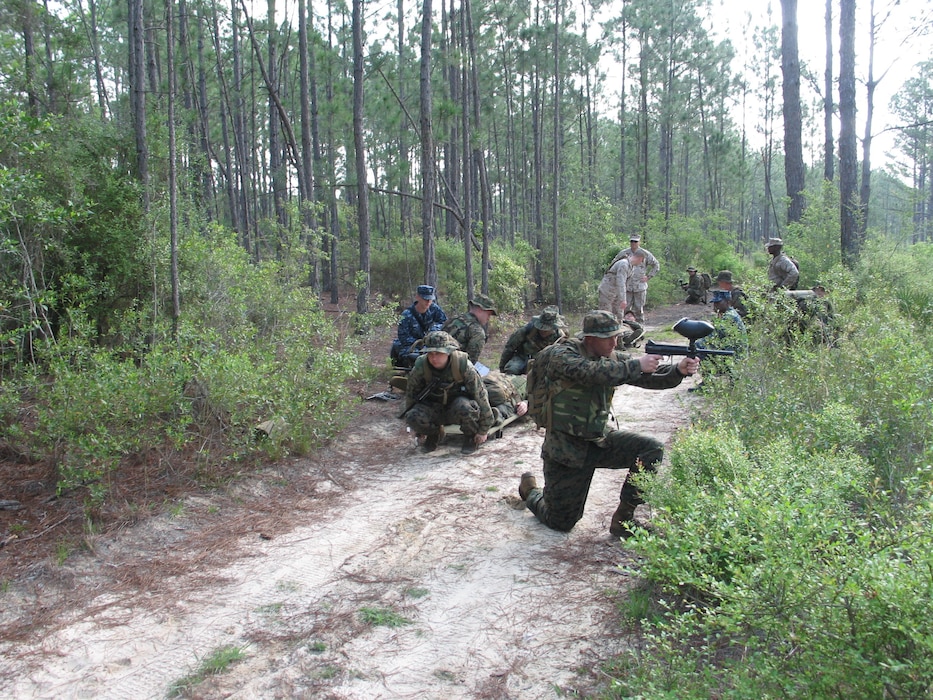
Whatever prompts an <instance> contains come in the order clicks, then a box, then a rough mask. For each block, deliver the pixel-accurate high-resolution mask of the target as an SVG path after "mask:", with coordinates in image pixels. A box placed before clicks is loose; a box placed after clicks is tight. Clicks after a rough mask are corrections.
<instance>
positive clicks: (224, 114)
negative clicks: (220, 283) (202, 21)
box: [205, 2, 245, 244]
mask: <svg viewBox="0 0 933 700" xmlns="http://www.w3.org/2000/svg"><path fill="white" fill-rule="evenodd" d="M211 36H212V41H213V45H214V57H215V71H216V73H217V83H218V85H219V86H220V129H221V132H220V133H221V138H222V140H223V149H224V153H223V155H224V157H223V168H224V174H225V182H224V186H225V189H226V193H227V207H228V208H229V210H230V226H231V228H232V229H233V230H234V231H236V232H237V233H239V234H240V242H241V244H242V242H243V239H244V236H245V229H244V226H243V220H242V217H241V214H242V210H241V201H240V199H239V198H238V196H237V193H238V192H239V188H238V187H237V179H238V177H239V173H240V169H239V167H238V165H237V163H236V161H235V155H234V152H235V150H236V149H235V148H234V146H233V145H232V143H231V138H230V128H229V126H228V123H227V122H228V114H229V115H234V114H235V113H236V108H235V106H234V101H235V100H236V95H233V96H232V98H231V95H230V90H229V88H228V86H227V78H226V74H225V71H224V68H223V64H222V63H221V56H222V53H221V49H220V27H219V22H218V19H217V3H216V2H212V3H211ZM205 118H206V110H205ZM233 137H234V139H235V138H236V124H235V123H234V133H233Z"/></svg>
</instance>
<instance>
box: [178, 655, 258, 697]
mask: <svg viewBox="0 0 933 700" xmlns="http://www.w3.org/2000/svg"><path fill="white" fill-rule="evenodd" d="M243 658H245V654H244V652H243V649H241V648H240V647H236V646H224V647H219V648H217V649H215V650H214V651H213V652H211V654H210V656H208V657H206V658H205V659H204V660H203V661H202V662H201V664H200V665H199V666H198V668H197V670H196V671H194V672H193V673H191V674H189V675H187V676H185V677H184V678H180V679H178V680H177V681H175V682H174V683H172V684H171V686H170V687H169V689H168V697H170V698H179V697H194V695H193V693H194V690H195V687H196V686H197V685H198V684H199V683H201V682H202V681H203V680H204V679H205V678H207V677H208V676H213V675H217V674H218V673H223V672H224V671H226V670H227V669H228V668H230V666H231V665H232V664H234V663H236V662H237V661H241V660H242V659H243Z"/></svg>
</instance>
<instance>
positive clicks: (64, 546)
mask: <svg viewBox="0 0 933 700" xmlns="http://www.w3.org/2000/svg"><path fill="white" fill-rule="evenodd" d="M69 554H71V547H69V546H68V543H67V542H59V543H58V545H57V546H56V547H55V563H56V564H58V565H59V566H61V565H62V564H64V563H65V560H66V559H67V558H68V555H69Z"/></svg>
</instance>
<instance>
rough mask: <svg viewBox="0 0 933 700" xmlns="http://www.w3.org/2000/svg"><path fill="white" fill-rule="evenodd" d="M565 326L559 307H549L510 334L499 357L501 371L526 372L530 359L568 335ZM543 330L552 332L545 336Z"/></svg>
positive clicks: (508, 372)
mask: <svg viewBox="0 0 933 700" xmlns="http://www.w3.org/2000/svg"><path fill="white" fill-rule="evenodd" d="M565 328H566V324H565V323H564V321H563V319H562V318H561V317H560V314H559V313H558V311H557V307H556V306H549V307H547V308H546V309H545V310H544V311H543V312H542V313H541V315H540V316H535V317H534V318H532V319H531V321H529V322H528V323H527V324H525V325H524V326H522V327H521V328H519V329H518V330H517V331H515V332H514V333H512V335H510V336H509V339H508V340H507V341H506V343H505V347H504V348H503V349H502V356H501V357H500V358H499V371H501V372H505V373H506V374H524V373H525V370H526V369H527V368H528V360H530V359H532V358H533V357H535V356H536V355H537V354H538V353H539V352H540V351H541V350H543V349H544V348H546V347H547V346H548V345H551V344H552V343H554V342H556V341H558V340H560V339H561V338H565V337H566V336H567V331H566V330H564V329H565ZM542 330H549V331H551V334H550V335H548V336H544V335H542V334H541V331H542Z"/></svg>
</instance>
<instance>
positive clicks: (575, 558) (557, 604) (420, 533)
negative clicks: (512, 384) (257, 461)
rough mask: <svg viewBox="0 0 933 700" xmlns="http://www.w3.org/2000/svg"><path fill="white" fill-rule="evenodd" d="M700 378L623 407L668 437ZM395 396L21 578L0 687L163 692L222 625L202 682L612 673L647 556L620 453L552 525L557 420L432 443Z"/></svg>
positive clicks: (452, 687)
mask: <svg viewBox="0 0 933 700" xmlns="http://www.w3.org/2000/svg"><path fill="white" fill-rule="evenodd" d="M693 383H694V380H687V381H685V382H684V384H682V385H681V386H680V387H678V388H677V389H672V390H667V391H646V390H641V389H636V388H633V387H622V388H620V389H619V390H618V391H617V392H616V397H615V407H616V412H617V415H618V417H619V422H620V425H621V427H622V428H624V429H632V430H637V431H640V432H646V433H649V434H652V435H655V436H657V437H658V438H659V439H662V440H665V441H667V440H668V439H669V438H670V436H671V435H672V433H673V431H674V430H675V429H676V428H677V427H679V426H681V425H683V424H685V422H686V420H687V414H688V411H689V405H690V404H691V403H693V402H694V401H695V400H696V399H695V397H693V396H691V395H689V394H688V393H687V388H688V387H689V386H691V385H692V384H693ZM396 411H397V407H396V406H395V405H390V404H386V405H385V407H384V411H382V412H380V413H379V414H378V415H377V416H376V417H375V418H374V419H373V420H372V421H371V422H369V423H368V424H366V425H361V426H356V427H355V428H354V429H353V430H352V431H347V433H346V435H345V437H343V438H341V441H340V442H339V444H336V445H334V446H333V447H332V448H331V449H330V450H328V451H327V453H326V454H323V455H321V456H319V458H317V459H315V460H314V461H313V462H312V461H308V462H296V463H293V464H292V465H291V470H292V471H291V472H289V473H295V472H296V471H297V472H298V473H301V474H302V475H303V477H302V480H301V481H300V484H298V483H296V485H294V486H290V485H289V484H284V485H279V486H276V487H274V488H270V487H269V486H268V484H267V483H266V482H263V484H264V485H263V486H262V487H260V485H259V484H258V483H257V484H254V485H253V487H252V489H251V490H250V489H247V487H246V486H241V487H238V488H240V489H242V492H241V493H239V494H237V497H236V498H232V499H231V498H229V497H228V498H227V500H224V501H223V502H222V503H221V504H220V505H219V506H217V504H214V505H213V507H216V508H217V512H214V513H210V508H211V507H212V505H211V504H203V503H196V502H192V503H190V504H189V506H190V507H189V508H188V510H189V511H190V512H191V513H192V514H191V515H180V516H176V517H174V518H172V517H169V516H163V517H159V518H155V519H152V520H149V521H146V522H143V523H141V524H139V525H137V526H135V527H133V528H128V529H127V530H125V531H123V532H120V533H117V534H115V535H113V536H111V537H108V538H106V539H101V540H97V541H96V542H95V547H94V552H93V553H87V554H84V555H82V556H74V557H71V558H69V559H68V560H67V561H66V562H64V564H63V565H60V566H59V565H56V564H53V563H48V564H47V565H44V566H42V567H37V568H36V569H35V570H34V571H33V577H32V579H30V580H23V581H16V582H12V583H11V585H10V586H9V590H7V591H6V592H5V593H4V594H3V598H2V600H3V603H4V604H3V608H4V611H3V612H0V624H2V625H3V626H4V627H8V628H15V629H17V630H18V631H19V632H20V637H19V638H18V639H17V641H15V642H14V641H8V640H7V638H6V637H3V638H0V695H2V696H5V697H21V698H26V697H40V698H90V697H93V698H157V697H165V696H166V693H167V692H168V691H169V690H170V688H171V687H172V684H173V683H175V682H177V681H179V680H180V679H182V678H184V677H185V676H187V675H189V674H192V673H193V672H194V671H195V670H196V669H197V668H198V666H199V664H200V663H201V661H202V660H203V659H205V658H207V657H209V656H210V655H211V653H212V652H213V651H215V650H216V649H218V648H221V647H226V646H233V647H237V648H240V649H242V650H243V653H244V657H245V658H244V659H243V660H241V661H239V662H237V663H235V664H233V665H231V666H230V667H229V668H228V669H227V670H226V672H224V673H222V674H218V675H216V676H210V677H208V678H207V679H205V680H204V681H202V682H200V683H199V684H198V685H197V686H196V687H194V689H193V691H192V695H193V696H195V697H199V698H225V697H234V698H259V697H262V698H268V697H282V698H286V697H287V698H291V697H308V698H310V697H314V698H360V699H363V698H515V699H528V700H532V699H538V698H548V697H558V696H559V695H560V694H564V695H566V694H567V693H570V692H573V691H577V692H584V691H585V690H586V689H587V688H592V687H594V686H595V684H596V683H598V681H599V679H600V677H599V672H598V669H599V665H600V663H601V662H603V661H605V660H607V659H609V658H610V657H612V656H613V655H615V654H617V653H618V652H620V651H621V650H623V649H624V648H625V647H626V645H627V644H629V643H631V639H630V638H629V637H627V634H626V632H625V629H624V622H623V620H621V619H620V612H619V607H618V604H619V602H620V601H621V600H622V599H623V598H624V596H625V594H626V591H627V590H628V587H629V586H630V585H631V584H632V582H633V581H635V580H636V576H637V562H636V561H634V560H633V557H632V555H631V553H630V552H629V551H628V550H626V548H625V547H624V545H622V544H620V543H619V542H618V541H616V540H615V539H613V538H611V537H610V536H609V534H608V526H609V517H610V515H611V514H612V512H613V510H614V509H615V506H616V504H617V503H618V493H619V486H620V485H621V480H622V473H615V472H611V471H606V470H599V471H598V472H597V475H596V477H595V479H594V481H593V486H592V489H591V492H590V497H589V501H588V503H587V509H586V514H585V515H584V518H583V520H582V521H581V522H580V523H579V524H578V525H577V526H576V527H575V528H574V530H573V531H572V532H570V533H558V532H554V531H551V530H548V529H547V528H545V527H543V526H542V525H540V524H539V523H538V522H537V521H536V520H535V518H534V517H533V516H532V515H531V513H530V512H529V511H527V510H525V509H524V507H523V504H522V503H521V502H520V501H518V499H517V485H518V478H519V475H520V474H521V473H522V472H523V471H527V470H530V471H532V472H534V473H536V474H538V475H539V478H540V474H541V460H540V446H541V441H542V439H543V433H542V432H540V431H537V430H535V429H534V428H533V426H531V425H529V424H528V423H516V424H513V425H511V426H509V427H507V428H506V429H505V434H504V437H503V438H502V439H499V440H492V441H489V442H487V443H486V444H485V445H483V446H482V447H480V449H479V450H478V451H477V452H476V453H475V454H473V455H469V456H462V455H461V454H460V450H459V439H458V438H452V439H451V440H450V442H449V443H442V445H441V447H440V448H439V449H438V450H437V451H436V452H434V453H431V454H423V453H421V452H420V451H419V450H417V449H416V447H415V445H414V441H413V439H412V438H411V437H410V436H407V435H406V434H405V433H404V428H403V427H402V423H401V421H399V420H398V419H396V418H395V417H394V415H395V412H396ZM257 493H260V494H261V498H263V499H276V504H281V509H280V510H278V511H277V514H276V515H275V516H274V517H271V516H269V515H268V514H265V513H264V514H261V515H256V514H252V515H251V513H250V512H249V511H250V500H249V499H250V498H252V497H255V496H256V494H257ZM194 514H197V515H196V516H195V515H194ZM224 529H226V530H228V532H227V534H228V535H232V536H231V537H230V538H229V539H228V540H227V541H226V544H225V545H224V546H223V547H216V546H212V545H211V542H214V539H212V538H211V537H209V536H208V535H209V534H210V533H211V532H215V531H216V530H224ZM129 563H133V564H134V565H136V567H137V568H135V569H132V571H133V572H134V573H133V575H129V574H128V571H129V570H130V568H131V567H129ZM142 564H146V566H142ZM139 567H142V568H139ZM140 572H143V573H140ZM63 603H64V604H67V607H65V608H62V607H61V606H62V604H63ZM43 608H47V609H54V610H57V611H58V613H57V614H56V615H55V616H54V617H50V616H47V615H46V616H42V615H39V614H38V613H37V611H38V610H41V609H43ZM390 614H391V615H392V616H394V617H391V616H390ZM367 616H368V617H367ZM383 617H385V618H386V619H382V618H383ZM30 620H32V623H30ZM374 620H375V621H377V622H384V621H394V622H397V623H399V624H398V625H397V626H387V625H381V624H373V621H374ZM30 624H31V625H32V626H31V627H30ZM24 629H27V630H31V633H23V630H24ZM558 689H559V690H558Z"/></svg>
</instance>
